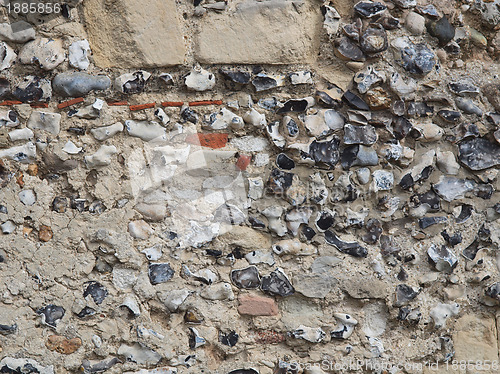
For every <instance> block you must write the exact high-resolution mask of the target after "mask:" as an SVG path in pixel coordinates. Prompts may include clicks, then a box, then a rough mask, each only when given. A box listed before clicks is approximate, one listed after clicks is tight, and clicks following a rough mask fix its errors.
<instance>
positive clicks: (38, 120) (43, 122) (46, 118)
mask: <svg viewBox="0 0 500 374" xmlns="http://www.w3.org/2000/svg"><path fill="white" fill-rule="evenodd" d="M27 126H28V127H29V128H30V129H32V130H43V131H47V132H50V133H51V134H53V135H57V134H59V131H60V130H61V115H60V114H59V113H50V112H39V111H35V112H33V113H31V116H30V118H29V120H28V124H27Z"/></svg>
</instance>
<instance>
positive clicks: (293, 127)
mask: <svg viewBox="0 0 500 374" xmlns="http://www.w3.org/2000/svg"><path fill="white" fill-rule="evenodd" d="M285 130H286V132H287V134H288V136H291V137H295V136H297V134H298V133H299V126H298V125H297V122H295V120H294V119H293V118H290V120H289V121H288V122H287V123H286V124H285Z"/></svg>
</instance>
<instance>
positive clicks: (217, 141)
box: [186, 134, 228, 149]
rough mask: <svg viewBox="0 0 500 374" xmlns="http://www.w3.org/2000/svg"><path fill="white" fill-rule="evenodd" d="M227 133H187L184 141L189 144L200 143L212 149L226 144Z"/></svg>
mask: <svg viewBox="0 0 500 374" xmlns="http://www.w3.org/2000/svg"><path fill="white" fill-rule="evenodd" d="M227 141H228V136H227V134H189V135H188V136H186V142H188V143H190V144H196V145H201V146H202V147H209V148H213V149H217V148H224V147H225V146H226V144H227Z"/></svg>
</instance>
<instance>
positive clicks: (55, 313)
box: [36, 304, 65, 328]
mask: <svg viewBox="0 0 500 374" xmlns="http://www.w3.org/2000/svg"><path fill="white" fill-rule="evenodd" d="M36 313H37V314H40V315H41V316H42V323H45V324H46V325H48V326H51V327H54V328H55V327H56V324H57V322H58V321H59V320H60V319H61V318H63V317H64V313H65V310H64V308H63V307H62V306H57V305H54V304H49V305H47V306H46V307H43V308H40V309H38V310H37V311H36Z"/></svg>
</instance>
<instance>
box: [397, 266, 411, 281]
mask: <svg viewBox="0 0 500 374" xmlns="http://www.w3.org/2000/svg"><path fill="white" fill-rule="evenodd" d="M396 278H397V279H398V280H399V281H401V282H404V281H406V280H407V279H408V273H407V272H406V270H405V269H404V268H403V267H401V269H399V273H398V275H396Z"/></svg>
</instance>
